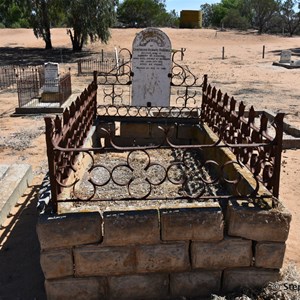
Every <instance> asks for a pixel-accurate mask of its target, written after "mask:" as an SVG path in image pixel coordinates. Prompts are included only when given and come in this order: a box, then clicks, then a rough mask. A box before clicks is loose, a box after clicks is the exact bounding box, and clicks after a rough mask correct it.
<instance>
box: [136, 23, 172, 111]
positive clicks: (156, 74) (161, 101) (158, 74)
mask: <svg viewBox="0 0 300 300" xmlns="http://www.w3.org/2000/svg"><path fill="white" fill-rule="evenodd" d="M132 49H133V52H132V71H133V74H134V75H133V80H132V105H134V106H169V105H170V91H171V78H170V73H171V67H172V61H171V50H172V48H171V42H170V39H169V37H168V36H167V35H166V34H165V33H164V32H163V31H161V30H159V29H157V28H147V29H145V30H143V31H141V32H139V33H138V34H137V35H136V37H135V39H134V41H133V46H132Z"/></svg>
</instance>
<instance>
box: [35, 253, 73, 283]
mask: <svg viewBox="0 0 300 300" xmlns="http://www.w3.org/2000/svg"><path fill="white" fill-rule="evenodd" d="M40 262H41V267H42V270H43V272H44V276H45V278H46V279H53V278H62V277H67V276H73V273H74V268H73V254H72V249H59V250H50V251H42V252H41V256H40Z"/></svg>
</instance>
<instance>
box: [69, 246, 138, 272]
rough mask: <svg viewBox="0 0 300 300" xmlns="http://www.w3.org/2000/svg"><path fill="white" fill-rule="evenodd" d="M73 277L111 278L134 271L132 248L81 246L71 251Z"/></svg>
mask: <svg viewBox="0 0 300 300" xmlns="http://www.w3.org/2000/svg"><path fill="white" fill-rule="evenodd" d="M73 253H74V263H75V276H79V277H80V276H112V275H122V274H131V273H133V272H134V271H135V265H136V264H135V252H134V249H133V248H132V247H103V246H102V245H96V246H83V247H78V248H75V249H74V250H73Z"/></svg>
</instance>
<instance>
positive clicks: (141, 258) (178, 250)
mask: <svg viewBox="0 0 300 300" xmlns="http://www.w3.org/2000/svg"><path fill="white" fill-rule="evenodd" d="M188 252H189V244H188V243H185V242H176V243H166V244H158V245H140V246H137V248H136V259H137V272H138V273H147V272H174V271H175V272H176V271H186V270H189V268H190V263H189V253H188Z"/></svg>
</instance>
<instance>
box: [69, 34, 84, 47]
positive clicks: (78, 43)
mask: <svg viewBox="0 0 300 300" xmlns="http://www.w3.org/2000/svg"><path fill="white" fill-rule="evenodd" d="M71 40H72V46H73V51H74V52H80V51H81V50H82V46H83V43H82V38H81V34H80V33H78V32H77V31H76V30H74V35H73V38H72V39H71Z"/></svg>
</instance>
